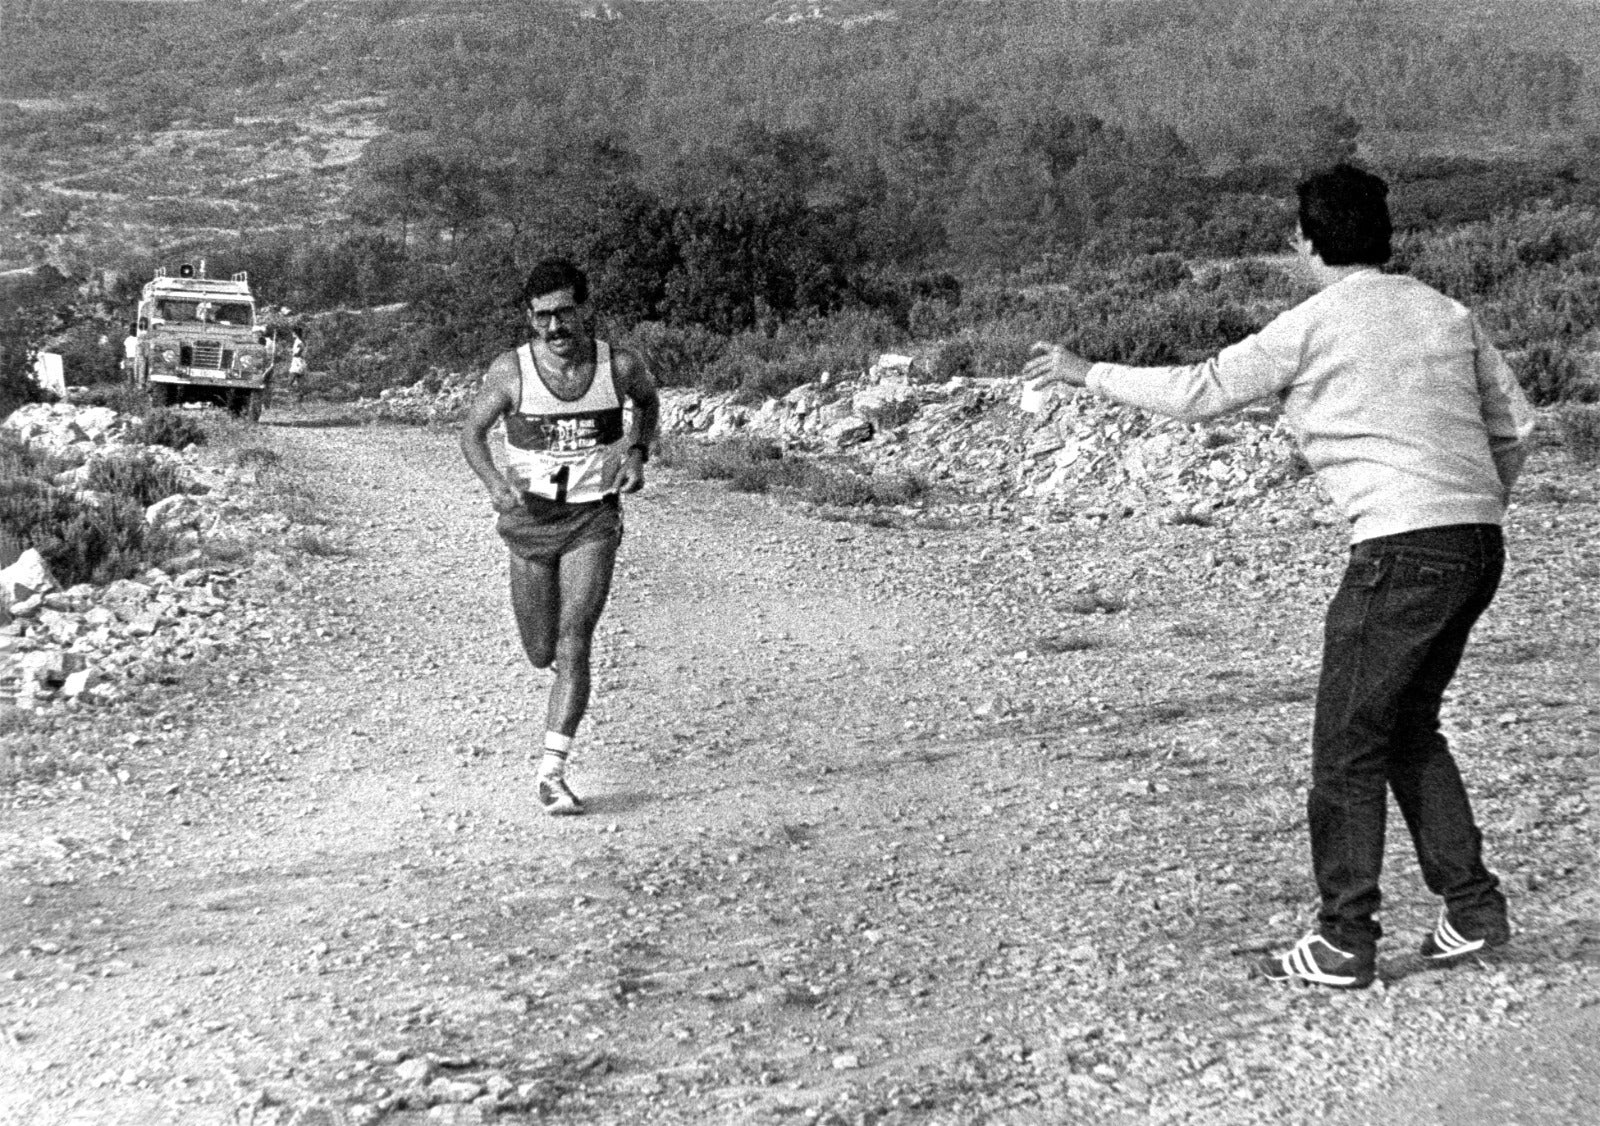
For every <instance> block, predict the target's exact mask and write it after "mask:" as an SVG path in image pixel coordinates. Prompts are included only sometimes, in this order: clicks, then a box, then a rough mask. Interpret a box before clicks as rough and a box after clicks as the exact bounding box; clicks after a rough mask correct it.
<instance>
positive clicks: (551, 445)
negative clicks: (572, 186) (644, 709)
mask: <svg viewBox="0 0 1600 1126" xmlns="http://www.w3.org/2000/svg"><path fill="white" fill-rule="evenodd" d="M521 302H522V312H523V315H524V316H525V317H526V318H527V321H528V325H529V327H530V329H531V330H532V334H533V335H532V339H530V340H529V341H528V342H527V343H525V344H522V345H520V346H519V347H517V348H514V349H512V350H511V351H508V352H502V353H501V354H500V355H499V356H498V357H497V358H496V359H495V361H494V363H492V364H491V365H490V366H489V371H488V374H487V375H486V376H485V377H484V385H483V390H482V391H481V392H480V393H479V394H478V397H477V398H476V399H475V400H474V401H473V403H472V406H471V408H470V409H469V410H468V413H467V421H466V425H464V426H463V427H462V430H461V452H462V453H463V454H464V455H465V456H466V459H467V464H468V465H469V466H471V467H472V471H473V472H474V473H476V474H477V475H478V479H479V480H480V481H482V482H483V486H484V488H485V489H487V490H488V492H489V501H490V503H491V504H492V505H493V506H494V510H495V512H496V513H497V514H498V520H497V521H496V524H495V528H496V530H497V531H498V532H499V533H500V538H501V539H502V540H504V541H505V544H506V547H507V549H508V551H509V552H510V571H511V612H512V615H513V617H515V619H516V623H517V632H518V634H519V635H520V637H521V639H522V648H523V651H524V652H525V653H527V655H528V660H529V661H530V662H531V663H532V664H533V666H534V668H538V669H553V670H554V671H555V679H554V681H553V682H552V683H551V685H550V695H549V700H548V703H547V705H546V707H545V712H544V721H545V723H544V738H543V745H542V748H541V754H540V759H539V768H538V772H537V774H536V776H535V789H536V791H537V794H538V801H539V804H540V806H542V807H543V808H544V810H545V811H546V812H547V813H553V814H572V813H582V812H583V801H582V799H580V798H579V797H578V796H577V795H576V794H574V793H573V792H572V790H571V788H570V787H568V785H567V780H566V765H567V757H568V755H569V753H570V752H571V749H572V741H573V737H574V736H575V735H576V734H577V730H578V724H579V723H580V722H582V720H583V716H584V713H585V711H586V710H587V709H588V706H589V659H590V647H591V644H592V641H593V638H594V631H595V627H596V626H597V625H598V624H599V622H600V614H601V612H602V611H603V610H604V609H605V605H606V599H607V598H608V597H609V595H610V592H611V576H612V572H613V570H614V569H615V566H616V559H617V548H618V546H619V545H620V544H621V542H622V502H621V494H623V493H632V492H637V491H638V490H639V489H640V488H642V487H643V486H644V466H645V462H646V461H648V460H649V457H650V446H651V444H652V443H653V442H654V441H655V438H656V428H657V425H658V420H659V416H660V409H661V408H660V402H659V400H658V398H657V395H656V387H655V382H654V380H652V379H651V378H650V372H649V370H648V369H647V368H646V367H645V363H644V361H643V360H642V359H640V358H639V356H637V355H636V354H634V353H633V352H632V351H630V350H629V349H627V348H623V347H620V346H613V345H611V344H608V343H607V342H606V341H604V340H596V339H595V338H594V336H593V335H592V331H593V330H592V328H591V320H590V316H589V279H588V278H586V277H585V276H584V273H583V271H582V270H580V269H579V268H578V267H577V266H576V265H574V264H573V263H572V262H571V261H569V260H567V259H565V258H546V259H545V260H543V261H541V262H540V263H539V264H538V265H536V266H534V268H533V270H532V271H531V272H530V273H529V274H528V279H527V281H526V282H524V283H523V286H522V294H521ZM629 406H631V407H632V410H633V424H632V426H631V427H630V426H629V425H628V423H627V414H626V409H627V407H629ZM502 422H503V423H504V425H505V446H504V452H503V457H502V460H501V466H500V467H497V466H496V465H495V459H494V456H493V455H492V454H491V453H490V451H489V441H488V438H489V431H490V430H492V429H493V428H494V427H495V425H496V424H498V423H502Z"/></svg>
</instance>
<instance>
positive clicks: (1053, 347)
mask: <svg viewBox="0 0 1600 1126" xmlns="http://www.w3.org/2000/svg"><path fill="white" fill-rule="evenodd" d="M1093 366H1094V365H1093V364H1091V363H1090V362H1089V361H1088V360H1086V359H1084V358H1083V357H1082V356H1079V355H1077V354H1076V353H1074V352H1069V351H1067V350H1066V349H1065V348H1063V347H1062V346H1061V345H1059V344H1049V343H1046V342H1044V341H1040V342H1039V343H1038V344H1035V345H1034V346H1033V358H1032V359H1030V360H1029V361H1028V362H1027V364H1025V365H1024V366H1023V368H1022V375H1023V378H1024V379H1029V380H1032V381H1033V385H1034V386H1035V387H1049V386H1050V385H1051V384H1053V383H1065V384H1067V385H1068V386H1071V387H1082V386H1083V385H1084V384H1085V383H1087V382H1088V379H1089V369H1090V368H1091V367H1093Z"/></svg>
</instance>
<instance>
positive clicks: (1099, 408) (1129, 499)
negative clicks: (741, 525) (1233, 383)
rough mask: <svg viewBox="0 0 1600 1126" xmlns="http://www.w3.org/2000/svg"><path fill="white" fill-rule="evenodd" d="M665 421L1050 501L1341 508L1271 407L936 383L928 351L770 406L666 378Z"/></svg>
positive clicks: (1185, 511)
mask: <svg viewBox="0 0 1600 1126" xmlns="http://www.w3.org/2000/svg"><path fill="white" fill-rule="evenodd" d="M662 400H663V405H662V426H663V429H664V430H666V431H667V432H669V433H671V432H676V433H683V434H689V435H694V436H697V437H703V438H706V439H710V440H714V439H719V438H728V437H733V436H738V435H744V436H749V437H760V438H766V439H770V440H773V441H776V442H779V443H781V444H783V445H784V446H785V447H786V448H791V449H795V450H797V451H801V452H813V453H821V454H838V453H849V454H850V455H852V456H853V457H855V458H857V459H859V460H861V461H862V462H864V463H865V464H866V465H867V466H868V467H869V468H871V469H873V470H897V471H901V472H913V473H918V474H921V475H923V476H925V477H926V478H928V479H929V480H930V481H932V482H934V483H936V484H938V483H944V484H948V485H952V486H955V487H957V488H959V489H960V490H961V491H963V492H967V493H970V494H974V495H977V496H981V497H988V498H991V499H1004V500H1012V501H1017V502H1021V503H1023V504H1030V505H1033V506H1035V507H1037V508H1038V509H1041V510H1044V511H1047V512H1053V513H1058V514H1060V513H1079V514H1086V515H1090V516H1096V515H1106V514H1110V513H1117V514H1122V515H1127V514H1135V513H1138V514H1146V515H1151V516H1154V517H1157V518H1162V519H1169V520H1185V519H1204V518H1207V517H1209V515H1210V514H1212V513H1214V512H1216V511H1218V510H1219V509H1226V508H1242V507H1255V506H1273V507H1277V508H1281V509H1287V510H1291V511H1295V512H1299V513H1302V514H1305V515H1311V516H1314V517H1315V518H1316V519H1318V520H1319V521H1321V520H1326V519H1331V518H1332V517H1331V514H1330V513H1328V512H1327V511H1326V510H1325V506H1326V504H1327V497H1326V495H1325V494H1324V493H1322V491H1321V490H1320V488H1319V487H1318V486H1317V484H1316V482H1315V480H1314V479H1313V478H1310V477H1308V476H1306V475H1305V474H1304V473H1303V471H1302V468H1301V466H1300V465H1299V463H1298V459H1297V457H1296V454H1295V449H1294V443H1293V441H1292V439H1291V437H1290V435H1289V433H1288V431H1287V430H1286V429H1285V428H1284V426H1283V424H1282V422H1281V419H1280V416H1279V412H1278V411H1277V409H1276V408H1275V407H1274V406H1271V405H1267V404H1263V405H1262V406H1260V407H1253V408H1249V409H1246V410H1244V411H1241V412H1239V413H1237V414H1235V415H1232V416H1229V417H1228V418H1225V419H1221V420H1218V421H1217V422H1215V423H1211V424H1184V423H1179V422H1174V421H1172V420H1170V419H1161V418H1156V417H1154V416H1152V415H1150V414H1148V413H1147V412H1144V411H1138V410H1133V409H1131V408H1127V407H1121V406H1117V405H1115V404H1113V403H1109V402H1106V401H1104V400H1102V399H1099V398H1098V397H1097V396H1094V395H1092V394H1090V393H1089V392H1086V391H1072V390H1068V389H1065V388H1050V389H1048V390H1045V391H1042V392H1041V391H1037V390H1035V389H1032V388H1029V387H1027V386H1025V385H1024V384H1023V382H1022V380H1021V379H971V378H958V379H952V380H950V381H948V382H945V383H931V382H927V381H926V380H925V379H924V378H923V376H922V372H921V370H920V361H916V360H914V359H912V358H911V357H909V356H902V355H885V356H882V357H880V358H879V360H878V362H877V363H876V364H874V365H873V367H872V369H871V370H870V371H868V372H866V373H865V374H864V375H863V376H861V377H858V378H856V379H846V380H832V379H826V380H819V381H818V382H815V383H808V384H805V385H803V386H801V387H797V388H795V389H794V390H793V391H790V392H789V393H788V394H787V395H785V396H784V397H783V398H781V399H769V400H767V401H766V402H765V403H762V404H760V405H759V406H751V405H747V404H741V403H738V402H736V401H735V400H734V398H733V396H731V395H727V394H706V393H701V392H696V391H680V390H668V391H665V392H663V395H662Z"/></svg>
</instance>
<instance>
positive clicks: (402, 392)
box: [350, 372, 482, 425]
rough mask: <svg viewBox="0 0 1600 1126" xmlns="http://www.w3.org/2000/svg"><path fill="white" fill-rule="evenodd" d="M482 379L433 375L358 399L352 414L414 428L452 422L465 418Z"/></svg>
mask: <svg viewBox="0 0 1600 1126" xmlns="http://www.w3.org/2000/svg"><path fill="white" fill-rule="evenodd" d="M481 385H482V380H481V379H478V378H475V377H470V376H465V375H461V374H460V373H441V372H436V373H435V374H434V375H433V376H432V377H431V378H429V379H419V380H418V381H417V382H415V383H412V384H409V385H407V386H404V387H385V388H384V389H383V390H382V391H380V392H379V393H378V397H377V398H375V399H373V398H367V399H357V400H356V401H355V402H354V403H352V404H351V406H350V409H351V412H352V413H353V414H355V415H357V416H358V417H361V418H365V419H369V420H372V421H385V422H404V423H410V424H413V425H417V424H421V425H427V424H430V423H453V422H456V421H459V420H460V419H461V418H462V417H464V416H465V414H466V411H467V406H468V404H469V403H471V401H472V396H473V395H475V394H476V393H477V390H478V388H479V387H480V386H481Z"/></svg>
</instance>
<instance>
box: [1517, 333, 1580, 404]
mask: <svg viewBox="0 0 1600 1126" xmlns="http://www.w3.org/2000/svg"><path fill="white" fill-rule="evenodd" d="M1585 358H1586V357H1585V356H1584V354H1583V353H1581V352H1579V351H1577V350H1576V349H1575V348H1574V347H1573V346H1572V344H1571V343H1570V342H1569V341H1567V340H1565V339H1556V340H1545V341H1540V342H1539V343H1537V344H1535V345H1533V346H1532V347H1530V348H1528V349H1527V351H1525V352H1523V353H1522V355H1521V356H1520V357H1518V358H1517V360H1516V362H1515V363H1514V364H1513V369H1514V370H1515V371H1516V373H1517V382H1519V383H1520V384H1522V389H1523V390H1524V391H1526V392H1527V393H1528V398H1529V399H1530V400H1531V401H1532V402H1533V404H1534V406H1538V407H1547V406H1551V405H1552V404H1555V403H1561V402H1574V403H1592V402H1594V401H1595V399H1596V398H1600V386H1596V383H1595V381H1594V379H1592V378H1591V377H1590V375H1589V373H1588V372H1587V371H1586V370H1585V363H1584V361H1585Z"/></svg>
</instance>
